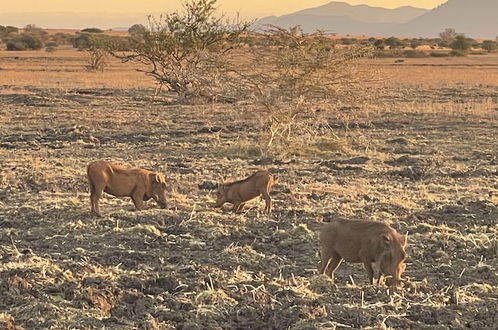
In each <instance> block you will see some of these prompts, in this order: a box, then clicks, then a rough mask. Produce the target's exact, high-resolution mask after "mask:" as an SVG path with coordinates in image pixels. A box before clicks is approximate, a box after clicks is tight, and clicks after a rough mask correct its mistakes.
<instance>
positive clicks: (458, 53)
mask: <svg viewBox="0 0 498 330" xmlns="http://www.w3.org/2000/svg"><path fill="white" fill-rule="evenodd" d="M465 55H467V53H466V52H464V51H462V50H458V49H453V50H452V51H451V52H450V56H455V57H461V56H465Z"/></svg>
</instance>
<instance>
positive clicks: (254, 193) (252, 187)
mask: <svg viewBox="0 0 498 330" xmlns="http://www.w3.org/2000/svg"><path fill="white" fill-rule="evenodd" d="M272 185H273V176H272V175H271V173H270V172H268V171H265V170H260V171H257V172H256V173H254V174H253V175H251V176H250V177H248V178H245V179H243V180H240V181H235V182H230V183H222V184H219V185H218V193H217V195H216V205H215V207H222V206H223V204H225V203H227V202H228V203H231V204H233V209H232V210H233V211H234V212H241V211H242V208H243V207H244V205H245V203H246V202H248V201H250V200H251V199H253V198H256V197H258V196H261V197H262V198H263V199H264V200H265V202H266V205H265V213H267V214H269V213H270V212H271V198H270V190H271V186H272Z"/></svg>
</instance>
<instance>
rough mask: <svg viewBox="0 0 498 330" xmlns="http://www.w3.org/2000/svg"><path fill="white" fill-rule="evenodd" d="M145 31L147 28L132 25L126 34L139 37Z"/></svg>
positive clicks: (140, 25)
mask: <svg viewBox="0 0 498 330" xmlns="http://www.w3.org/2000/svg"><path fill="white" fill-rule="evenodd" d="M146 31H147V28H146V27H145V26H143V25H142V24H133V25H132V26H131V27H130V28H129V29H128V34H129V35H131V36H141V35H143V34H144V33H145V32H146Z"/></svg>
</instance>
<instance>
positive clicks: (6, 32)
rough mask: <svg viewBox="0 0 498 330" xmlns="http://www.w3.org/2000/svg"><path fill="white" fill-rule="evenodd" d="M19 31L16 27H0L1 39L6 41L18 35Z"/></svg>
mask: <svg viewBox="0 0 498 330" xmlns="http://www.w3.org/2000/svg"><path fill="white" fill-rule="evenodd" d="M18 32H19V29H18V28H16V27H14V26H2V25H0V39H2V40H3V39H5V38H7V37H8V36H9V35H11V34H14V33H18Z"/></svg>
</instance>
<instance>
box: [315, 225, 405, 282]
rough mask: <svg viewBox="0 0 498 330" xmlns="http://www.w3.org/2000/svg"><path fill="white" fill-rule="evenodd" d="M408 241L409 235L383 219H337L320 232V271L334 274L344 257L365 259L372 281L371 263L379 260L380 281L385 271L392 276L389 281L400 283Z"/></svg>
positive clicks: (377, 263)
mask: <svg viewBox="0 0 498 330" xmlns="http://www.w3.org/2000/svg"><path fill="white" fill-rule="evenodd" d="M406 241H407V237H406V235H401V234H400V233H398V232H397V231H396V230H395V229H394V228H392V227H391V226H389V225H388V224H385V223H382V222H375V221H361V220H346V219H334V220H332V221H331V222H330V223H329V224H327V225H325V226H324V227H323V228H322V229H321V232H320V245H321V259H322V260H321V265H320V274H327V275H328V276H329V277H332V278H333V274H334V271H335V270H336V269H337V267H339V265H340V264H341V262H342V261H343V260H346V261H347V262H353V263H359V262H362V263H363V264H364V265H365V269H366V270H367V273H368V279H369V280H370V284H373V283H374V270H373V268H372V264H376V265H377V266H378V268H379V270H380V274H379V278H378V281H377V284H380V281H381V278H382V276H383V275H388V276H391V278H390V279H389V282H387V283H388V284H389V285H390V286H397V285H398V284H399V283H400V282H401V274H402V273H403V271H404V270H405V267H406V265H405V262H404V261H405V259H406V257H407V255H406V252H405V246H406Z"/></svg>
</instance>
